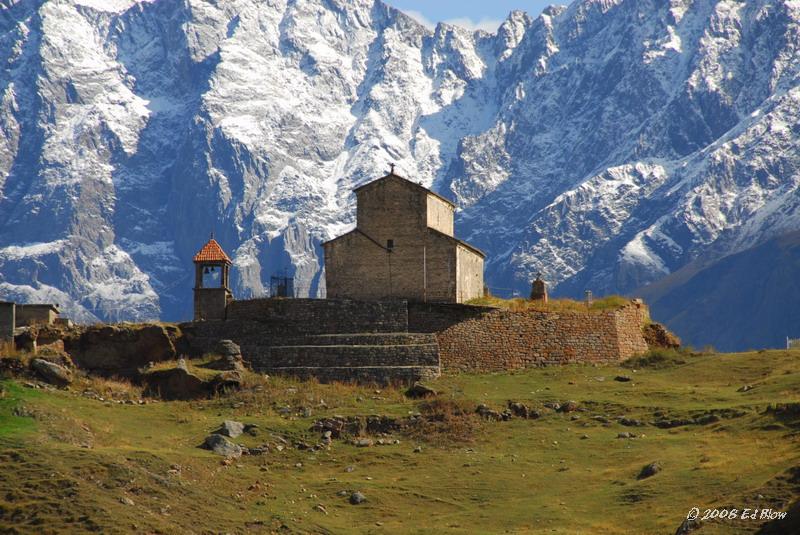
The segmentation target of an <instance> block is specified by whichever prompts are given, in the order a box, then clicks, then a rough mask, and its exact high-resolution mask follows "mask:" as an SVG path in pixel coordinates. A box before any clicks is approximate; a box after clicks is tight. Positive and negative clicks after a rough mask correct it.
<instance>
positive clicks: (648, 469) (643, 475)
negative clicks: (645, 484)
mask: <svg viewBox="0 0 800 535" xmlns="http://www.w3.org/2000/svg"><path fill="white" fill-rule="evenodd" d="M660 471H661V465H660V464H658V463H657V462H655V463H650V464H648V465H646V466H644V467H643V468H642V471H641V472H639V475H638V476H636V479H647V478H648V477H652V476H654V475H656V474H657V473H659V472H660Z"/></svg>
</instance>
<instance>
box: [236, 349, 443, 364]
mask: <svg viewBox="0 0 800 535" xmlns="http://www.w3.org/2000/svg"><path fill="white" fill-rule="evenodd" d="M242 351H243V353H245V354H249V355H250V361H251V364H252V366H253V368H254V369H261V368H268V367H270V368H275V367H277V368H284V367H314V368H319V367H375V366H438V365H439V346H438V345H437V344H402V345H388V344H381V345H289V346H271V347H263V348H259V350H257V351H253V350H251V349H250V348H244V347H243V348H242Z"/></svg>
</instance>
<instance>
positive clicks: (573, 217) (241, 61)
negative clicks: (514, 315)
mask: <svg viewBox="0 0 800 535" xmlns="http://www.w3.org/2000/svg"><path fill="white" fill-rule="evenodd" d="M795 4H796V2H783V1H777V0H759V1H754V2H746V3H743V2H730V1H727V0H719V1H715V2H684V1H679V0H671V1H670V2H662V3H656V4H653V3H648V2H638V1H633V0H616V1H609V0H584V1H578V2H574V3H573V4H572V5H570V6H569V7H568V8H567V7H555V6H553V7H549V8H547V9H545V10H544V11H543V12H542V14H541V15H539V16H538V17H535V18H534V17H531V16H529V15H528V14H526V13H523V12H521V11H515V12H512V13H511V14H510V15H509V16H508V18H507V19H506V20H505V21H504V22H503V24H502V25H501V26H500V27H499V28H498V30H497V32H496V33H494V34H491V33H487V32H480V31H479V32H473V31H469V30H466V29H464V28H460V27H457V26H453V25H449V24H439V25H437V27H436V28H435V29H433V30H429V29H427V28H425V27H424V26H422V25H421V24H419V23H418V22H416V21H415V20H414V19H412V18H411V17H408V16H407V15H405V14H403V13H401V12H400V11H398V10H396V9H394V8H391V7H389V6H387V5H386V4H383V3H381V2H379V1H373V0H324V1H323V0H303V1H296V2H294V1H293V2H288V1H283V0H274V1H269V2H263V1H258V0H220V1H217V2H213V3H209V2H205V1H200V0H186V1H182V2H152V1H147V0H140V1H136V2H134V1H128V0H114V1H102V2H100V1H98V0H80V1H66V0H38V1H36V2H10V1H8V0H7V1H5V2H3V4H2V5H3V6H4V7H5V9H4V10H2V12H0V28H1V30H2V31H0V60H2V61H4V62H5V65H6V68H5V69H4V70H3V71H1V72H0V218H2V221H3V224H2V226H1V227H0V293H2V295H4V296H5V297H10V298H13V299H18V300H22V301H25V300H54V299H57V300H58V302H59V303H61V304H62V306H65V307H66V308H67V310H68V313H69V314H70V315H72V316H73V317H75V318H77V319H85V320H94V319H96V318H103V319H145V318H153V317H157V316H161V317H165V318H181V317H182V318H186V317H189V316H190V306H189V305H190V298H191V294H190V291H189V289H190V286H191V281H190V279H191V262H190V259H191V255H192V254H193V253H194V252H195V250H196V249H197V248H198V247H199V246H200V245H201V244H202V242H203V240H204V239H205V238H206V237H207V235H208V233H209V232H211V231H214V232H215V235H216V236H218V239H219V241H220V242H221V243H222V245H223V246H224V247H225V248H226V250H228V251H231V253H232V256H233V260H234V265H235V269H234V272H233V283H234V287H235V288H234V290H235V293H236V294H237V295H238V296H241V297H247V296H255V295H263V294H264V292H265V291H266V288H267V287H268V284H269V277H270V276H271V275H272V274H274V273H277V272H282V271H283V270H288V271H289V272H291V273H293V274H294V275H295V278H296V282H295V286H296V288H297V289H298V290H299V292H300V293H301V295H315V296H321V295H324V291H325V290H324V283H323V281H324V277H323V276H322V266H321V262H322V259H321V250H320V243H321V242H322V241H324V240H326V239H329V238H331V237H333V236H336V235H339V234H341V233H342V232H344V231H346V230H347V229H349V228H351V227H352V225H353V224H354V213H353V207H354V198H353V195H352V189H353V188H354V187H356V186H358V185H360V184H363V183H365V182H367V181H369V180H372V179H374V178H375V177H376V176H378V175H379V174H381V173H382V172H383V171H384V170H385V169H386V168H387V166H388V164H389V163H390V162H394V163H396V164H397V166H398V169H399V170H401V172H402V173H403V174H404V175H406V176H408V177H410V178H412V179H413V180H416V181H420V182H421V183H422V184H424V185H426V186H429V187H433V188H434V189H436V190H437V191H439V192H441V193H443V194H444V195H446V196H448V197H450V198H453V199H455V200H456V201H457V202H458V203H459V205H460V211H459V214H458V222H457V225H458V226H459V227H460V228H459V233H460V234H462V235H465V236H467V237H468V239H469V240H470V241H472V242H474V243H476V245H478V246H479V247H481V248H483V249H484V250H486V251H487V252H488V253H489V256H488V264H487V266H488V272H487V280H488V281H489V284H490V286H492V287H494V288H496V291H497V292H498V293H501V294H502V293H504V292H505V293H508V292H509V291H510V290H511V289H517V290H521V291H524V289H525V288H527V284H528V279H529V278H530V276H531V274H532V273H535V272H537V271H541V272H542V273H544V274H545V275H546V277H547V279H548V280H549V281H550V282H551V283H552V284H554V285H556V292H559V291H560V292H562V293H572V294H582V292H583V290H584V289H587V288H588V289H592V290H594V291H595V292H596V293H603V292H612V291H620V292H625V291H629V290H631V289H633V288H636V287H639V286H641V285H643V284H646V283H648V282H652V281H655V280H658V279H659V278H661V277H663V276H664V275H666V274H668V273H672V272H674V271H676V270H678V269H679V268H681V267H682V266H684V265H687V264H688V263H690V262H692V261H693V260H694V259H696V258H698V257H700V256H708V257H721V256H724V255H726V254H730V253H732V252H735V251H739V250H744V249H745V248H749V247H752V246H753V245H755V244H757V243H759V242H761V241H763V240H766V239H768V238H770V237H772V236H774V235H777V234H776V233H778V232H784V231H786V230H791V229H794V228H797V223H798V221H797V217H798V215H797V214H798V210H797V204H798V203H797V198H798V197H797V183H798V176H800V174H799V173H798V166H799V164H800V161H799V160H798V156H797V154H798V150H797V139H798V136H797V132H798V125H800V117H798V111H797V110H798V109H800V107H799V106H798V99H800V89H798V79H800V59H798V58H800V54H798V45H800V35H798V28H800V24H798V22H799V21H800V8H798V7H797V6H796V5H795Z"/></svg>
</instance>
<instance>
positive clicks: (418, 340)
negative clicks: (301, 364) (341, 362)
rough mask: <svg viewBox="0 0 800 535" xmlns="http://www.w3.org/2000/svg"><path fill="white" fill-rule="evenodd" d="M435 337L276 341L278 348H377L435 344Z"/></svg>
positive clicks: (375, 335) (368, 336)
mask: <svg viewBox="0 0 800 535" xmlns="http://www.w3.org/2000/svg"><path fill="white" fill-rule="evenodd" d="M436 343H437V340H436V335H435V334H430V333H405V332H401V333H353V334H318V335H314V336H306V337H302V338H290V339H285V340H280V341H278V340H276V343H275V344H274V345H278V346H303V345H309V346H362V345H364V346H379V345H390V346H396V345H424V344H436Z"/></svg>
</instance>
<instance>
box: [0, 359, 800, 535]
mask: <svg viewBox="0 0 800 535" xmlns="http://www.w3.org/2000/svg"><path fill="white" fill-rule="evenodd" d="M642 366H646V367H642ZM617 375H625V376H629V377H630V378H631V379H632V380H631V381H629V382H619V381H616V380H614V378H615V376H617ZM1 384H2V389H3V391H2V394H0V532H8V533H29V532H48V533H75V532H83V531H89V530H97V531H103V532H108V533H115V532H120V533H125V532H131V533H224V532H228V533H245V532H248V533H271V532H277V533H311V532H313V533H345V532H346V533H351V532H352V533H540V532H541V533H565V534H566V533H570V534H574V533H600V534H603V533H606V534H611V533H641V534H650V533H654V534H655V533H658V534H663V533H674V531H675V530H676V529H677V527H678V526H679V525H680V523H681V521H682V520H683V519H684V518H685V517H686V514H687V513H688V512H689V510H690V509H691V508H692V507H695V506H696V507H699V508H700V509H705V508H714V507H736V508H737V509H739V510H741V509H742V508H743V507H751V508H755V507H772V508H776V509H779V510H783V511H786V510H787V509H788V507H789V506H790V505H789V504H790V503H796V500H797V499H798V497H800V409H798V407H800V353H798V352H794V353H790V352H784V351H768V352H760V353H744V354H730V355H705V356H685V355H680V354H667V355H666V356H665V357H664V358H660V359H659V358H655V359H650V360H648V361H642V362H639V363H636V364H634V366H633V368H632V369H631V368H625V367H620V368H613V367H590V366H569V367H563V368H549V369H539V370H530V371H526V372H521V373H508V374H496V375H460V376H449V377H443V378H441V379H440V380H438V381H435V382H434V383H432V386H434V387H435V388H436V389H438V390H440V392H442V394H441V395H440V396H439V401H438V402H430V401H414V400H408V399H406V398H405V397H404V396H403V395H402V392H401V391H399V390H396V389H391V388H390V389H375V388H359V387H351V386H344V385H319V384H315V383H312V382H305V383H303V382H295V381H291V380H287V379H275V378H272V379H269V380H267V381H263V382H261V383H260V384H259V382H257V381H256V382H254V383H253V386H252V387H251V388H250V389H249V390H248V391H244V392H240V393H238V394H235V395H232V396H229V397H225V398H219V399H213V400H208V401H197V402H169V403H167V402H158V403H148V404H144V405H139V404H134V405H128V404H122V403H117V402H116V401H114V402H111V401H109V399H110V398H119V399H123V398H125V397H126V396H130V397H133V398H134V399H137V398H138V392H137V391H135V390H129V389H126V388H125V387H124V385H120V386H119V387H115V385H113V384H107V383H102V382H99V381H97V382H95V384H93V385H85V386H84V387H83V388H91V389H92V390H93V391H95V392H98V394H99V395H100V396H102V397H103V398H104V401H100V400H98V399H94V398H93V397H87V396H86V395H84V394H83V393H82V392H81V390H82V388H78V389H73V390H72V391H59V390H49V389H34V388H28V387H25V386H24V385H23V384H21V383H19V382H14V381H5V382H3V383H1ZM743 385H750V386H752V388H751V389H749V390H748V391H746V392H738V391H737V390H739V389H740V387H742V386H743ZM114 388H116V390H117V391H116V392H112V389H114ZM103 389H105V390H103ZM89 395H91V394H89ZM508 400H515V401H521V402H524V403H526V404H528V405H530V406H532V407H535V408H538V409H539V410H540V411H541V414H542V416H541V418H539V419H535V420H530V419H520V418H515V419H512V420H510V421H499V422H495V421H484V420H482V419H480V418H478V417H477V416H474V415H472V414H470V415H460V414H459V412H458V409H459V407H467V408H469V409H470V412H471V410H472V408H473V407H475V406H476V405H477V404H479V403H485V404H487V405H489V406H490V407H492V408H495V409H498V410H499V409H502V408H504V407H505V406H506V403H507V401H508ZM566 400H574V401H576V402H577V403H578V404H579V406H580V407H581V409H582V410H578V411H575V412H571V413H562V412H556V411H553V410H550V409H547V408H545V407H544V404H545V403H549V402H564V401H566ZM778 403H780V404H789V405H788V406H783V405H782V406H780V407H778V410H771V409H770V408H769V407H770V405H773V406H774V405H775V404H778ZM791 404H794V405H791ZM774 408H775V407H773V409H774ZM417 411H423V412H425V413H427V414H436V415H438V419H439V421H431V422H429V423H428V424H426V425H425V426H424V427H422V428H421V429H418V430H416V431H414V432H413V433H412V434H410V435H409V434H397V435H394V436H392V437H391V439H399V440H400V443H399V444H390V445H384V446H377V445H376V446H373V447H356V446H355V445H351V444H349V443H348V442H347V441H344V440H335V441H334V442H333V444H332V445H331V447H330V448H329V449H327V450H322V451H317V452H313V451H310V450H301V449H297V448H296V447H294V443H295V442H298V441H305V442H308V443H309V444H314V443H316V442H318V437H319V434H318V433H312V432H310V431H309V430H308V429H309V427H310V426H311V424H312V423H313V421H314V420H315V419H317V418H319V417H322V416H330V415H334V414H341V415H369V414H383V415H393V416H406V415H408V414H409V412H417ZM709 414H713V415H714V416H715V417H714V418H709V417H708V415H709ZM619 417H625V418H627V419H628V420H640V421H642V422H643V423H644V422H651V421H654V420H665V419H692V418H696V417H705V418H706V419H707V420H715V419H717V421H712V422H711V423H707V424H706V425H700V424H689V425H683V426H679V427H674V428H670V429H661V428H658V427H654V426H653V425H645V426H642V427H636V426H626V425H622V424H621V423H619V421H618V418H619ZM228 418H230V419H236V420H239V421H242V422H246V423H255V424H258V425H259V430H258V435H257V436H249V435H243V437H240V439H237V440H236V441H237V442H242V443H244V444H246V445H248V446H250V447H254V446H259V445H262V444H267V445H268V447H269V449H270V451H269V452H268V453H266V454H265V455H259V456H243V457H241V458H240V459H238V460H234V461H224V460H223V459H222V458H221V457H219V456H216V455H214V454H212V453H210V452H208V451H205V450H202V449H199V448H198V447H197V446H198V445H199V444H200V443H202V441H203V439H204V437H205V436H206V434H208V432H209V431H211V430H213V429H215V428H216V427H217V426H218V425H219V424H220V423H221V422H222V420H223V419H228ZM604 421H607V422H608V423H604ZM628 423H631V422H630V421H629V422H628ZM628 432H630V433H632V434H635V435H637V438H617V436H618V434H620V433H628ZM284 441H285V442H284ZM418 446H419V447H421V451H417V452H415V451H414V450H415V448H417V447H418ZM654 461H657V462H658V463H659V464H660V465H661V466H662V467H663V470H662V471H661V472H660V473H658V474H656V475H654V476H653V477H650V478H647V479H642V480H638V479H637V475H638V474H639V472H640V470H641V468H642V467H643V466H644V465H646V464H648V463H651V462H654ZM354 490H357V491H360V492H362V493H363V494H364V495H365V496H366V497H367V501H366V503H363V504H361V505H350V504H349V503H348V497H349V495H350V492H351V491H354ZM319 506H321V507H319ZM799 514H800V513H798V511H797V508H795V510H794V511H793V513H790V516H789V518H788V519H787V521H789V520H792V519H793V520H794V521H795V522H796V521H797V520H799V519H798V518H797V517H798V515H799ZM760 524H761V523H759V522H752V521H748V522H744V521H733V522H730V521H713V522H709V523H706V524H705V525H703V526H702V527H701V528H700V530H699V531H698V533H701V534H703V535H705V534H723V533H725V534H730V533H734V534H735V533H754V532H756V531H758V530H759V529H760ZM794 526H795V527H794V528H788V524H786V525H784V526H783V527H781V529H784V528H786V529H789V531H778V533H780V532H782V533H789V532H791V531H790V530H791V529H796V528H797V524H794Z"/></svg>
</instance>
